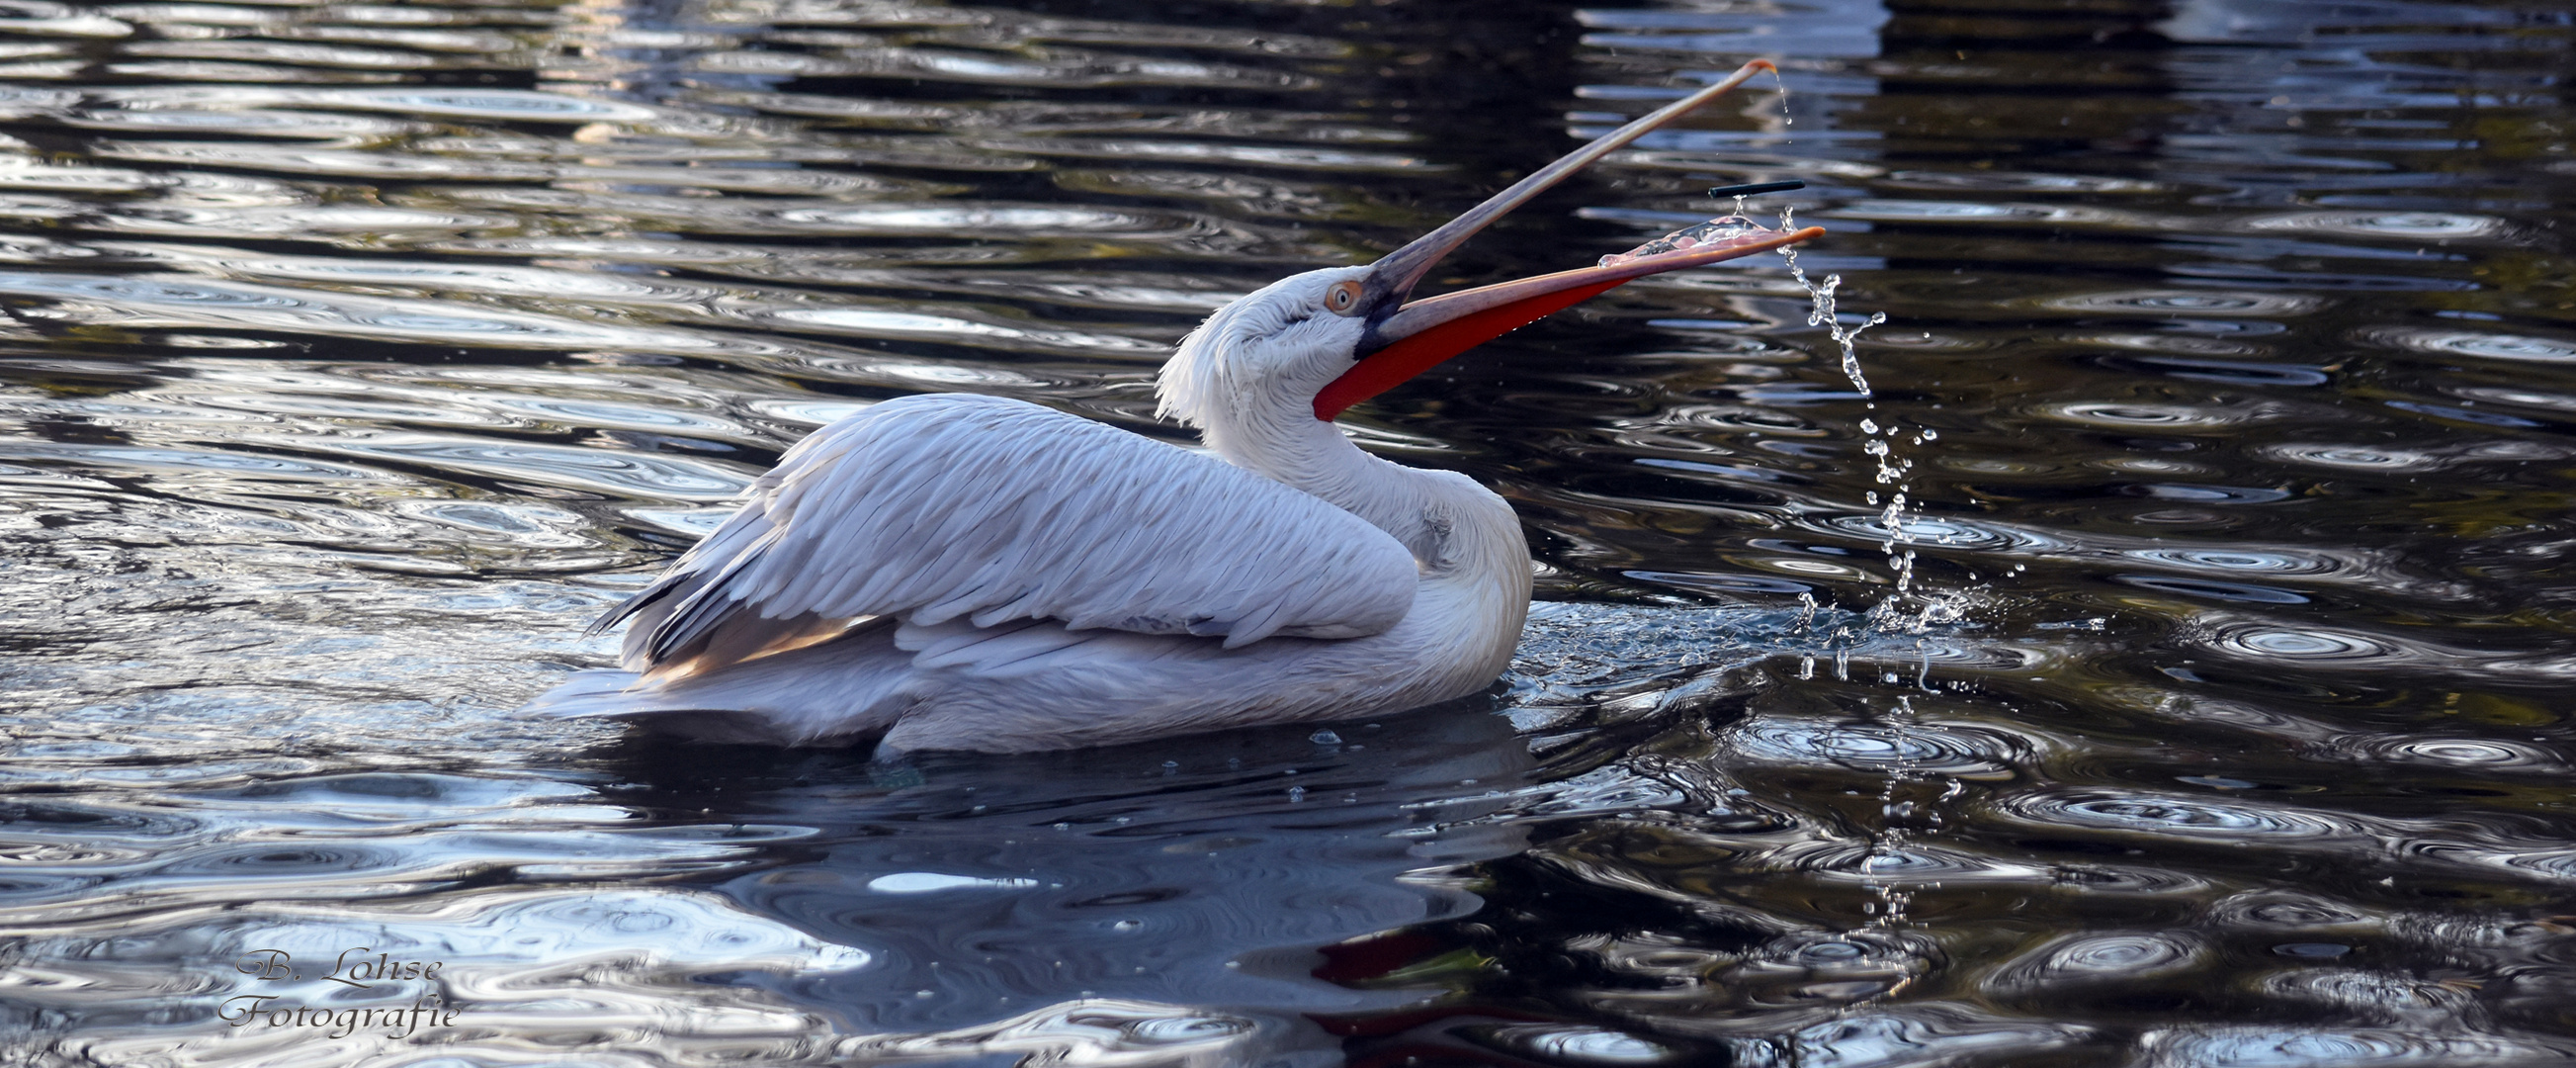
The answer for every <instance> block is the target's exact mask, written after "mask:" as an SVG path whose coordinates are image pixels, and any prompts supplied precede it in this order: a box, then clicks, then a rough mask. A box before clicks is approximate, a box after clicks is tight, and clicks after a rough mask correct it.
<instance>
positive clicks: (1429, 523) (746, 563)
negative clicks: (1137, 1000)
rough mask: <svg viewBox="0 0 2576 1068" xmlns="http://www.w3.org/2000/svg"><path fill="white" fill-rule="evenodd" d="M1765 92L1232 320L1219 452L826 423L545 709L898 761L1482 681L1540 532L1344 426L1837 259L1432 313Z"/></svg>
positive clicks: (1195, 360) (1205, 384) (1813, 232)
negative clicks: (1630, 169) (1469, 264)
mask: <svg viewBox="0 0 2576 1068" xmlns="http://www.w3.org/2000/svg"><path fill="white" fill-rule="evenodd" d="M1771 69H1773V68H1772V66H1771V64H1770V63H1768V62H1766V61H1761V60H1756V61H1754V62H1752V63H1749V64H1746V65H1745V66H1744V68H1743V69H1741V70H1738V71H1736V72H1735V73H1734V74H1733V75H1732V76H1730V77H1728V78H1726V79H1724V80H1723V81H1720V82H1718V83H1716V84H1713V85H1711V86H1709V87H1707V88H1705V89H1702V90H1700V91H1699V92H1697V93H1694V94H1692V95H1690V96H1689V97H1687V98H1685V99H1683V100H1679V101H1676V102H1674V103H1673V104H1671V105H1669V106H1666V107H1664V108H1661V109H1659V110H1657V111H1655V112H1654V113H1652V114H1650V115H1647V116H1645V117H1643V118H1640V119H1638V120H1636V121H1635V122H1631V123H1629V124H1628V125H1626V126H1623V127H1621V128H1619V129H1618V130H1615V131H1613V132H1611V133H1609V134H1607V135H1604V136H1603V137H1601V138H1600V139H1598V140H1596V141H1593V142H1592V143H1591V144H1589V145H1585V146H1584V147H1582V148H1580V149H1577V150H1576V151H1575V152H1573V153H1572V154H1570V155H1567V156H1566V157H1564V158H1563V159H1559V160H1557V161H1556V162H1554V163H1551V164H1549V165H1548V166H1546V167H1544V168H1542V169H1540V170H1539V171H1538V172H1536V173H1534V174H1531V175H1530V176H1529V177H1527V178H1523V179H1522V180H1520V181H1519V182H1518V183H1516V184H1514V185H1512V186H1511V187H1510V188H1508V189H1505V190H1503V191H1502V192H1500V193H1497V194H1495V195H1494V196H1493V197H1492V198H1491V199H1489V200H1487V201H1485V202H1484V203H1483V204H1480V205H1478V206H1476V207H1475V208H1474V209H1472V210H1470V211H1468V212H1467V213H1466V214H1464V215H1460V216H1459V217H1457V218H1456V219H1453V220H1451V221H1450V222H1448V223H1447V224H1445V225H1443V226H1441V227H1440V228H1438V229H1436V230H1433V231H1431V232H1430V233H1428V234H1426V235H1423V236H1422V237H1421V238H1419V239H1417V240H1415V241H1413V242H1411V243H1410V244H1407V245H1405V246H1404V247H1402V248H1399V249H1397V250H1395V251H1394V252H1392V253H1389V254H1387V255H1386V256H1385V257H1384V258H1382V259H1380V260H1378V261H1377V262H1376V263H1373V264H1369V265H1367V266H1363V267H1334V268H1326V269H1323V270H1317V271H1308V272H1306V273H1304V274H1299V275H1295V276H1292V277H1289V278H1286V279H1282V280H1281V281H1279V282H1276V283H1274V284H1272V285H1270V286H1269V287H1267V288H1264V289H1262V290H1260V291H1259V292H1255V293H1252V294H1250V295H1248V296H1245V297H1242V298H1240V299H1237V300H1235V301H1234V302H1233V303H1230V304H1227V305H1226V306H1225V307H1223V308H1221V309H1219V310H1218V311H1217V312H1216V313H1215V314H1213V315H1210V316H1209V317H1208V319H1207V321H1206V322H1205V323H1204V324H1202V325H1200V326H1199V328H1198V329H1197V330H1196V331H1194V332H1192V333H1191V334H1190V335H1189V336H1188V337H1187V338H1186V339H1185V340H1183V341H1182V342H1181V344H1180V347H1179V349H1178V350H1177V351H1176V352H1175V353H1174V354H1173V356H1172V358H1171V360H1170V361H1169V362H1167V363H1166V364H1164V366H1163V368H1162V373H1161V376H1160V378H1159V380H1158V382H1157V396H1158V399H1159V401H1160V406H1159V409H1158V414H1160V415H1162V416H1165V417H1168V418H1174V419H1177V420H1178V421H1180V422H1181V423H1183V424H1185V425H1188V426H1190V427H1193V428H1196V429H1197V430H1198V431H1199V432H1200V434H1201V436H1202V439H1203V440H1204V442H1205V443H1206V452H1196V451H1191V450H1188V449H1183V448H1180V447H1177V446H1174V445H1170V444H1167V443H1164V442H1160V441H1155V440H1153V439H1150V438H1145V437H1141V436H1138V435H1135V434H1130V433H1127V432H1125V431H1122V430H1118V429H1115V428H1112V427H1109V426H1106V425H1103V424H1100V423H1096V422H1092V421H1090V420H1086V419H1082V418H1079V417H1076V416H1072V415H1067V414H1064V413H1061V412H1057V411H1054V410H1051V409H1048V408H1043V407H1040V406H1038V405H1034V404H1029V403H1026V402H1022V401H1016V400H1008V399H1004V398H998V397H985V396H976V395H972V394H960V393H947V394H926V395H920V396H909V397H902V398H898V399H894V400H888V401H884V402H881V403H878V404H875V405H872V406H870V407H868V408H867V409H865V410H863V411H861V412H859V413H857V414H855V415H852V416H850V417H848V418H845V419H842V420H840V421H839V422H836V423H833V424H831V425H829V426H826V427H823V428H822V429H820V430H817V431H815V432H814V433H813V434H812V435H811V436H809V437H807V438H805V439H804V440H803V441H801V442H798V443H797V444H796V446H795V447H794V448H792V449H789V450H788V451H787V453H786V455H785V456H784V457H782V458H781V459H780V461H779V463H778V466H777V467H776V468H775V469H774V470H772V471H770V472H769V473H767V474H766V475H763V476H761V477H760V478H759V479H758V480H757V481H755V482H754V483H753V484H752V486H751V487H750V489H748V490H746V491H745V498H746V499H745V500H744V503H743V505H742V507H741V510H739V511H737V512H735V513H734V514H733V516H732V517H731V518H730V519H728V520H726V522H725V523H724V524H723V525H722V526H721V527H719V528H717V530H716V531H715V532H714V533H713V534H710V535H708V536H707V538H706V539H705V540H704V541H702V542H699V543H698V545H697V546H696V547H695V548H692V549H690V550H689V551H688V553H687V554H685V555H683V556H681V557H680V559H679V560H677V561H676V562H674V563H673V564H672V565H671V567H670V569H669V570H668V571H666V572H664V573H663V574H662V575H661V576H660V577H659V578H658V579H656V580H655V581H654V582H653V583H652V584H651V585H649V586H647V587H645V588H644V590H643V591H642V592H639V593H637V594H635V595H634V596H633V597H631V598H628V599H627V600H626V601H625V602H624V603H623V604H620V605H618V606H617V607H616V608H614V609H612V610H610V611H609V612H608V613H607V614H606V615H605V616H603V617H601V618H600V620H599V621H598V622H597V623H595V624H593V625H592V628H591V629H592V632H593V633H598V632H601V631H604V630H606V629H608V628H611V627H614V626H616V625H617V624H619V623H621V622H623V623H628V624H629V629H628V630H627V633H626V637H625V639H624V644H623V646H622V649H621V665H622V667H623V669H624V670H619V671H606V670H601V671H586V672H582V673H580V674H578V675H576V676H575V677H574V678H573V679H572V680H571V681H569V682H567V683H565V684H564V685H562V686H559V687H557V688H556V689H555V690H553V691H552V692H550V693H548V694H546V695H544V696H542V697H540V698H538V699H537V700H536V701H535V702H534V703H533V704H531V705H530V706H529V707H530V709H531V710H532V711H535V712H539V713H543V714H550V715H556V716H610V717H619V718H624V719H629V720H634V721H638V722H640V723H643V724H644V725H646V726H648V727H651V728H655V729H659V730H663V731H667V732H671V733H676V734H680V735H684V736H689V737H695V738H700V739H706V740H720V741H757V742H767V743H775V744H788V745H808V744H852V743H859V742H864V741H865V740H867V739H870V738H874V739H877V744H878V753H879V755H880V756H884V757H895V756H899V755H901V754H904V753H909V752H916V751H924V750H978V751H986V752H1013V751H1029V750H1039V749H1061V748H1074V747H1081V746H1092V745H1103V744H1110V743H1116V742H1125V741H1135V740H1141V739H1145V738H1153V737H1161V736H1167V735H1177V734H1185V733H1191V732H1200V731H1211V730H1219V729H1224V728H1230V727H1242V726H1250V725H1256V724H1274V723H1293V722H1299V721H1315V720H1326V719H1347V718H1351V717H1355V716H1365V715H1375V714H1380V713H1387V712H1396V711H1401V710H1404V709H1409V708H1416V707H1420V706H1423V705H1428V704H1433V703H1436V702H1439V701H1444V700H1448V699H1451V698H1455V697H1460V696H1464V695H1466V694H1470V693H1474V692H1476V691H1478V690H1481V689H1483V688H1485V687H1486V686H1489V685H1491V684H1492V682H1493V680H1494V679H1495V678H1496V677H1497V676H1499V675H1501V674H1502V672H1503V670H1504V669H1505V668H1506V667H1507V666H1508V665H1509V663H1510V660H1511V655H1512V650H1513V647H1514V646H1515V645H1516V644H1517V643H1518V641H1519V638H1520V633H1521V624H1522V622H1523V621H1524V619H1525V618H1526V616H1527V615H1528V612H1529V597H1530V556H1529V547H1528V545H1527V544H1526V543H1525V542H1524V541H1523V540H1522V536H1521V526H1520V520H1519V518H1518V517H1517V516H1515V515H1514V514H1513V512H1512V509H1511V506H1510V505H1509V504H1506V503H1505V502H1504V501H1503V499H1502V498H1501V497H1499V496H1497V495H1495V494H1494V493H1493V492H1492V491H1490V490H1487V489H1485V488H1484V487H1483V486H1480V485H1478V484H1477V483H1476V482H1475V481H1474V480H1472V479H1469V478H1467V477H1466V476H1464V475H1460V474H1457V473H1455V472H1450V471H1424V470H1417V469H1414V468H1410V467H1404V466H1402V465H1399V464H1395V463H1392V462H1389V461H1387V460H1383V459H1380V458H1378V457H1375V456H1371V455H1369V454H1368V453H1366V452H1363V451H1361V450H1360V449H1359V448H1358V447H1357V446H1354V445H1353V444H1351V442H1350V440H1349V439H1348V438H1347V437H1345V436H1344V435H1343V433H1342V431H1341V429H1340V428H1339V427H1338V426H1336V425H1335V424H1334V422H1333V420H1334V418H1336V417H1337V416H1339V415H1340V414H1341V413H1342V412H1343V411H1344V410H1345V409H1347V408H1349V407H1350V406H1351V405H1353V404H1357V403H1359V402H1361V401H1364V400H1366V399H1368V398H1370V397H1373V396H1376V395H1377V394H1378V393H1380V392H1383V391H1385V390H1387V389H1389V388H1392V387H1394V386H1395V385H1396V384H1398V383H1401V382H1403V381H1405V380H1406V379H1409V378H1412V377H1413V376H1415V375H1417V374H1420V373H1421V372H1423V371H1424V370H1426V369H1428V368H1430V367H1431V366H1433V365H1434V364H1437V363H1439V362H1440V361H1442V360H1445V359H1448V358H1449V357H1451V356H1454V355H1456V354H1458V353H1459V352H1462V351H1464V350H1466V349H1467V348H1469V347H1471V346H1474V345H1477V344H1479V343H1482V342H1484V341H1486V340H1489V339H1491V338H1493V337H1496V336H1498V335H1500V334H1503V333H1505V332H1507V331H1510V330H1513V329H1516V328H1518V327H1520V326H1522V325H1525V324H1527V323H1529V322H1532V321H1534V320H1536V319H1538V318H1540V317H1541V316H1544V315H1547V314H1549V313H1551V312H1554V311H1557V310H1558V309H1561V308H1564V307H1566V306H1568V305H1572V304H1574V303H1576V302H1579V301H1582V300H1584V299H1587V298H1589V297H1592V296H1594V295H1596V294H1599V293H1601V292H1603V291H1606V290H1608V289H1610V288H1612V287H1614V286H1617V285H1619V284H1621V283H1623V282H1626V281H1629V280H1631V279H1635V278H1641V277H1644V276H1646V275H1651V274H1658V273H1662V272H1665V271H1672V270H1679V269H1681V268H1685V267H1697V266H1701V265H1703V264H1709V263H1715V262H1718V261H1721V260H1729V259H1734V258H1737V257H1741V256H1749V255H1753V254H1755V253H1759V252H1764V251H1768V250H1771V249H1776V248H1780V247H1783V246H1785V245H1789V244H1791V243H1794V242H1798V241H1804V240H1807V239H1809V238H1812V237H1815V236H1817V235H1819V234H1821V233H1823V231H1822V230H1820V229H1816V228H1812V227H1811V228H1807V229H1803V230H1798V231H1795V232H1791V233H1781V232H1777V231H1773V230H1767V229H1762V228H1759V227H1751V228H1748V229H1746V230H1745V231H1744V232H1740V233H1730V234H1725V235H1721V236H1713V237H1711V238H1710V239H1708V240H1680V241H1679V243H1680V244H1681V245H1683V246H1687V247H1682V248H1678V249H1673V250H1669V251H1666V250H1663V249H1662V248H1661V247H1660V246H1659V245H1651V244H1650V245H1648V246H1646V247H1645V248H1643V249H1641V250H1640V251H1639V252H1638V253H1634V254H1630V255H1628V256H1614V257H1608V258H1606V259H1605V260H1604V261H1603V264H1602V265H1600V266H1595V267H1588V268H1583V269H1579V270H1569V271H1562V272H1559V273H1556V274H1549V275H1543V276H1539V277H1535V278H1525V279H1520V280H1517V281H1511V282H1504V283H1500V284H1496V285H1488V286H1482V287H1479V288H1474V289H1467V290H1462V291H1458V292H1454V293H1446V294H1442V295H1439V296H1433V297H1427V298H1424V299H1420V300H1414V299H1411V298H1412V293H1413V289H1414V287H1415V286H1416V285H1417V284H1419V283H1420V282H1421V281H1422V279H1423V277H1424V276H1425V275H1426V274H1428V273H1429V272H1430V270H1431V269H1432V267H1433V266H1434V265H1435V264H1437V263H1438V262H1439V261H1440V259H1441V258H1442V257H1443V256H1446V255H1447V254H1448V253H1449V252H1450V251H1451V250H1452V249H1455V248H1457V247H1458V246H1459V245H1460V244H1462V243H1463V242H1465V241H1466V240H1467V238H1468V237H1470V236H1472V235H1474V234H1475V233H1476V232H1477V231H1479V230H1481V229H1483V228H1484V227H1485V226H1486V225H1488V224H1490V223H1492V222H1493V221H1494V220H1495V219H1497V218H1499V217H1501V216H1502V215H1503V214H1504V213H1506V212H1509V211H1511V210H1512V209H1513V208H1515V207H1518V206H1519V205H1520V204H1522V203H1523V202H1525V201H1527V200H1528V199H1529V198H1531V197H1532V196H1535V195H1537V194H1538V193H1539V192H1541V191H1543V190H1545V189H1547V188H1548V187H1550V186H1553V185H1555V184H1557V183H1558V182H1560V181H1562V180H1564V179H1565V178H1566V177H1567V176H1569V175H1571V174H1573V173H1574V172H1576V171H1578V170H1581V169H1583V168H1584V167H1586V166H1588V165H1590V164H1591V163H1593V162H1594V161H1596V160H1598V159H1600V158H1601V157H1603V156H1605V155H1607V154H1609V153H1610V152H1612V151H1614V150H1616V149H1618V148H1620V147H1621V146H1624V145H1626V144H1628V143H1629V142H1631V141H1634V140H1636V139H1637V138H1638V137H1639V136H1642V135H1644V134H1645V133H1647V132H1648V131H1651V130H1654V129H1656V128H1658V127H1661V126H1663V125H1665V124H1666V123H1669V122H1671V121H1672V120H1674V119H1675V118H1678V117H1680V116H1681V115H1683V114H1685V113H1687V112H1689V111H1691V110H1692V109H1695V108H1697V107H1699V106H1701V105H1702V104H1705V103H1707V102H1709V101H1710V100H1713V99H1715V98H1716V97H1717V96H1719V95H1720V94H1723V93H1725V92H1726V91H1728V90H1730V89H1733V88H1734V87H1736V86H1738V85H1740V84H1742V83H1743V82H1744V81H1745V80H1746V79H1748V78H1750V77H1752V76H1753V75H1754V74H1756V73H1757V72H1761V71H1766V70H1771ZM1672 243H1673V242H1665V243H1662V244H1664V245H1669V244H1672Z"/></svg>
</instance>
